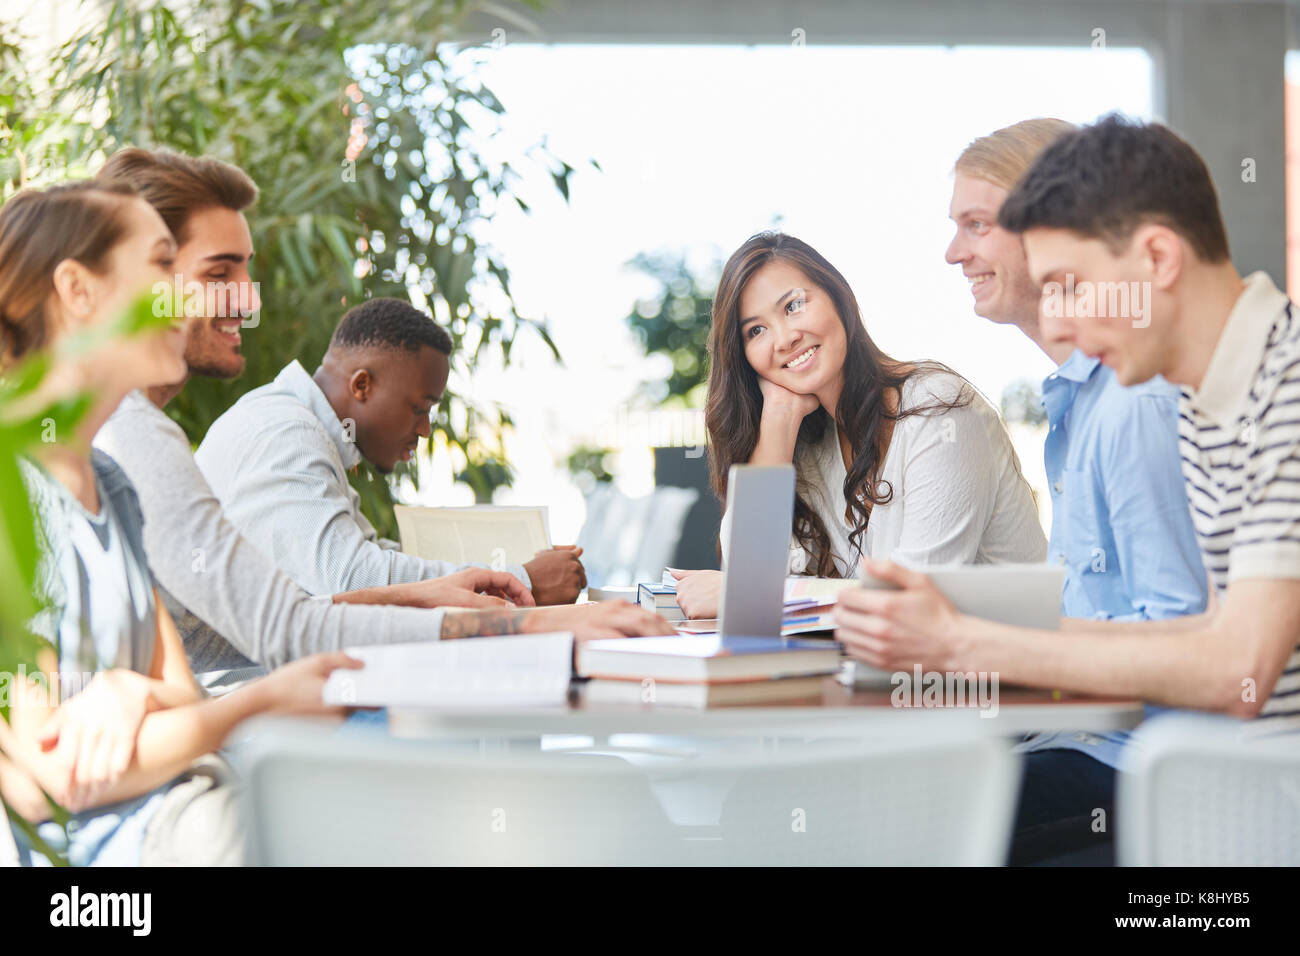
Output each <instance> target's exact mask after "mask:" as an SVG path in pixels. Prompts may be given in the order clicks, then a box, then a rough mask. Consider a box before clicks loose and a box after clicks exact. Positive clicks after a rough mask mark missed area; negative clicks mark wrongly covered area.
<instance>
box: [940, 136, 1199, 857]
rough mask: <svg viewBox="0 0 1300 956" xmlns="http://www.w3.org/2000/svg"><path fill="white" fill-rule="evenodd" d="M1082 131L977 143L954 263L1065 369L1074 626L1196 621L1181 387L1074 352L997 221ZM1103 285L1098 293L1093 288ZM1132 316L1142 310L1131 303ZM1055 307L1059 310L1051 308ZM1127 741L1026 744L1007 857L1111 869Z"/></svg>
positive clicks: (1051, 477)
mask: <svg viewBox="0 0 1300 956" xmlns="http://www.w3.org/2000/svg"><path fill="white" fill-rule="evenodd" d="M1072 129H1074V127H1073V126H1072V125H1071V124H1069V123H1066V122H1064V121H1062V120H1057V119H1031V120H1025V121H1024V122H1021V123H1017V124H1015V125H1014V126H1009V127H1006V128H1005V129H1000V130H998V131H996V132H994V133H991V134H989V135H988V136H982V137H980V138H979V139H976V140H975V141H974V142H973V143H971V144H970V145H969V146H967V147H966V149H965V150H963V151H962V153H961V155H960V156H959V157H958V158H957V162H956V165H955V167H954V173H955V178H954V184H953V194H952V204H951V207H950V215H951V217H952V219H953V221H954V223H956V233H955V235H954V236H953V239H952V242H951V243H950V244H949V246H948V251H947V254H946V257H945V258H946V259H947V261H948V262H950V263H952V264H954V265H960V266H961V267H962V271H963V272H964V273H965V275H966V277H967V278H968V279H969V280H970V283H971V295H972V297H973V300H974V308H975V312H976V313H977V314H979V315H981V316H983V317H984V318H986V319H989V320H990V321H993V322H998V323H1002V324H1010V325H1015V326H1016V327H1017V328H1019V329H1020V330H1021V331H1022V332H1024V333H1025V335H1027V336H1028V337H1029V338H1030V339H1031V340H1032V341H1033V342H1035V343H1036V344H1037V345H1038V346H1039V347H1040V348H1041V349H1042V350H1043V351H1044V352H1045V353H1047V355H1048V356H1049V357H1050V358H1051V359H1052V361H1053V362H1055V363H1056V364H1057V366H1058V367H1057V370H1056V371H1055V372H1053V373H1052V374H1051V375H1049V376H1048V377H1047V378H1046V380H1045V381H1044V382H1043V405H1044V407H1045V409H1046V411H1047V419H1048V424H1049V431H1048V435H1047V441H1046V444H1045V447H1044V450H1043V457H1044V461H1045V463H1046V466H1047V477H1048V482H1049V485H1050V487H1051V499H1052V533H1051V541H1050V544H1049V548H1048V556H1049V560H1052V561H1056V562H1058V563H1060V564H1061V565H1063V566H1064V567H1065V569H1066V583H1065V589H1064V592H1063V595H1062V613H1063V615H1064V616H1065V617H1066V618H1067V627H1068V626H1069V622H1068V619H1070V618H1076V619H1078V618H1083V619H1088V620H1129V621H1141V620H1155V619H1160V618H1170V617H1178V616H1182V615H1187V614H1195V613H1199V612H1200V611H1201V610H1203V609H1204V607H1205V601H1206V591H1207V582H1206V577H1205V571H1204V568H1203V566H1202V563H1201V555H1200V551H1199V549H1198V546H1197V541H1196V535H1195V532H1194V529H1193V526H1192V522H1191V517H1190V514H1189V512H1188V507H1187V496H1186V492H1185V491H1184V488H1183V477H1182V473H1181V470H1180V461H1179V454H1178V392H1177V390H1176V389H1175V388H1174V387H1173V386H1171V385H1169V384H1168V383H1167V382H1165V381H1164V380H1163V379H1160V378H1156V379H1153V380H1152V381H1150V382H1147V383H1146V384H1143V385H1139V386H1136V387H1134V388H1124V387H1122V386H1121V385H1120V384H1119V383H1118V382H1117V381H1116V379H1115V373H1114V372H1113V371H1111V370H1110V369H1108V368H1106V367H1105V366H1103V365H1101V364H1100V362H1099V361H1098V360H1097V359H1095V358H1089V357H1088V356H1087V355H1085V354H1084V353H1083V352H1080V351H1077V350H1074V349H1073V348H1072V347H1071V345H1070V344H1069V343H1068V342H1067V341H1063V340H1062V338H1061V336H1060V329H1059V328H1058V327H1056V326H1055V325H1054V321H1053V319H1054V316H1056V315H1057V314H1059V312H1060V311H1062V310H1063V309H1064V308H1065V307H1066V306H1067V303H1066V302H1064V301H1060V302H1054V301H1052V300H1051V297H1050V296H1047V297H1045V296H1044V295H1043V293H1042V291H1041V289H1040V287H1039V286H1038V285H1037V284H1035V283H1034V282H1033V281H1032V279H1031V277H1030V273H1029V266H1028V262H1027V261H1026V258H1025V250H1024V245H1023V243H1022V242H1021V237H1020V236H1019V235H1018V234H1016V233H1012V232H1009V231H1007V230H1005V229H1003V228H1001V227H1000V226H998V224H997V218H998V210H999V208H1000V207H1001V206H1002V201H1003V200H1004V199H1005V198H1006V196H1007V194H1008V192H1009V191H1010V190H1011V189H1012V187H1014V186H1015V184H1016V182H1017V181H1018V180H1019V179H1020V177H1021V176H1022V175H1024V173H1025V172H1026V170H1028V169H1029V167H1030V166H1031V165H1032V164H1033V162H1034V160H1035V159H1036V158H1037V157H1038V155H1039V153H1041V152H1042V151H1043V150H1044V149H1046V148H1047V147H1048V146H1049V145H1050V144H1051V143H1052V142H1054V141H1055V140H1056V139H1057V138H1058V137H1059V136H1061V135H1062V134H1064V133H1066V132H1068V131H1070V130H1072ZM1094 291H1096V290H1094ZM1128 305H1129V307H1130V308H1135V307H1140V303H1133V302H1129V303H1128ZM1058 306H1059V307H1060V308H1057V307H1058ZM1124 739H1125V735H1124V734H1118V733H1106V734H1094V733H1085V732H1078V733H1056V734H1040V735H1037V736H1035V737H1032V738H1031V739H1030V740H1029V741H1027V742H1026V743H1025V744H1024V745H1022V748H1021V749H1022V750H1024V751H1025V753H1026V760H1025V783H1024V790H1023V792H1022V797H1021V804H1020V812H1019V817H1018V819H1017V826H1016V837H1015V843H1014V845H1013V852H1012V862H1013V863H1016V862H1026V863H1028V862H1038V861H1043V860H1045V859H1053V860H1057V861H1062V862H1064V861H1069V860H1071V859H1074V860H1078V861H1080V862H1106V861H1109V860H1110V859H1111V858H1112V857H1111V853H1112V849H1111V847H1112V843H1111V840H1110V834H1111V833H1112V832H1113V819H1110V820H1107V824H1106V826H1105V827H1103V828H1098V827H1097V826H1096V821H1097V820H1098V819H1101V818H1100V817H1099V816H1098V815H1097V814H1096V810H1098V809H1101V810H1104V811H1105V814H1106V817H1107V818H1109V817H1112V814H1113V805H1114V786H1115V771H1114V769H1113V768H1114V767H1115V766H1116V763H1117V761H1118V758H1119V753H1120V749H1121V746H1122V745H1123V742H1124Z"/></svg>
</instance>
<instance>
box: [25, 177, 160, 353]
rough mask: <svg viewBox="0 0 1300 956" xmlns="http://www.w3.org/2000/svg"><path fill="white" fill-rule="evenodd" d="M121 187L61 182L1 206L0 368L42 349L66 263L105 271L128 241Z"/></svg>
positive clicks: (125, 192) (125, 194) (126, 192)
mask: <svg viewBox="0 0 1300 956" xmlns="http://www.w3.org/2000/svg"><path fill="white" fill-rule="evenodd" d="M134 195H135V193H134V191H133V190H132V189H131V187H130V186H128V185H126V184H125V183H116V184H103V183H96V182H93V181H89V180H87V181H83V182H75V183H66V184H64V185H61V186H51V187H50V188H48V189H24V190H23V191H22V192H19V193H17V194H16V195H14V196H13V197H12V198H11V199H10V200H9V201H8V202H7V203H5V204H4V206H3V207H0V366H7V365H10V364H12V363H14V362H16V361H17V360H19V359H21V358H22V357H23V356H25V355H26V354H27V353H29V352H31V351H33V350H35V349H39V348H41V347H42V346H43V345H45V343H46V341H47V339H48V338H49V323H48V318H49V317H48V316H47V315H46V312H45V307H46V304H47V303H48V302H49V300H50V296H51V295H53V294H54V270H55V267H57V266H58V264H59V263H60V262H63V261H64V260H65V259H73V260H75V261H77V262H80V263H81V264H82V265H83V266H85V267H86V268H87V269H91V270H92V271H94V272H103V271H104V270H105V267H106V262H105V260H106V259H107V257H108V253H109V252H110V250H112V248H113V246H115V245H117V243H118V242H119V241H120V240H121V239H122V238H123V236H124V235H125V234H126V230H127V225H126V219H125V217H124V216H123V210H124V209H125V206H126V202H125V200H126V199H128V198H130V197H132V196H134Z"/></svg>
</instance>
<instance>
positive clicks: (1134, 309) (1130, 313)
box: [1042, 272, 1151, 329]
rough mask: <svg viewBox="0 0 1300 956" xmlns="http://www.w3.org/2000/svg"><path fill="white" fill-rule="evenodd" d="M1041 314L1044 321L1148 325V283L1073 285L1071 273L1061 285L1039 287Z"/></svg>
mask: <svg viewBox="0 0 1300 956" xmlns="http://www.w3.org/2000/svg"><path fill="white" fill-rule="evenodd" d="M1042 314H1043V316H1044V317H1045V318H1049V319H1059V318H1063V317H1068V318H1079V319H1094V318H1098V319H1105V318H1112V319H1131V320H1132V321H1133V328H1135V329H1145V328H1146V327H1147V326H1149V325H1150V324H1151V283H1150V282H1136V281H1134V282H1089V281H1087V280H1084V281H1082V282H1076V281H1075V279H1074V273H1073V272H1067V273H1066V275H1065V284H1064V285H1062V284H1061V283H1060V282H1047V283H1044V285H1043V301H1042Z"/></svg>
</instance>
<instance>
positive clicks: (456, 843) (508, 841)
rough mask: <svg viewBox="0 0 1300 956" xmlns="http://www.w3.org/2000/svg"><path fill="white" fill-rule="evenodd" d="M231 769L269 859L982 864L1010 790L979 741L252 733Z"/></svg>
mask: <svg viewBox="0 0 1300 956" xmlns="http://www.w3.org/2000/svg"><path fill="white" fill-rule="evenodd" d="M241 762H242V764H243V769H244V773H245V776H246V782H247V789H246V793H247V797H248V800H249V811H250V815H251V819H252V821H253V840H252V842H253V845H254V848H255V853H256V855H257V859H258V860H259V862H261V863H264V864H268V865H374V864H399V865H402V864H410V865H429V864H447V865H467V864H468V865H477V864H488V865H492V864H548V865H571V864H578V865H634V866H646V865H690V864H765V865H813V864H849V865H852V864H890V865H898V864H958V865H997V864H1000V863H1002V862H1003V861H1004V859H1005V856H1006V851H1007V843H1008V840H1009V836H1010V827H1011V820H1012V813H1013V811H1014V806H1015V795H1016V788H1017V784H1018V779H1019V763H1018V762H1017V760H1016V758H1015V757H1014V756H1013V755H1012V754H1011V753H1010V751H1009V747H1008V746H1007V745H1006V744H1005V743H1004V742H1002V741H1000V740H998V739H996V738H994V737H991V736H981V737H963V738H961V739H947V740H939V741H929V742H924V741H923V742H915V741H909V742H907V743H906V744H903V743H899V742H889V743H871V744H864V743H862V742H860V741H858V742H847V741H843V740H833V741H826V740H823V741H817V742H810V743H806V744H803V745H801V746H796V747H783V748H781V750H779V751H778V752H757V753H755V752H752V751H751V752H725V753H709V754H704V755H702V756H700V757H699V758H697V759H688V760H681V761H669V762H667V763H666V764H665V763H662V762H653V763H651V764H650V765H646V764H638V763H637V762H635V761H630V760H626V759H621V758H619V757H618V756H616V755H611V754H609V753H586V754H583V753H572V752H568V753H560V754H556V753H548V752H542V751H534V752H508V751H507V752H497V753H492V754H490V755H483V756H480V755H474V754H467V753H465V752H463V751H459V752H458V751H448V750H445V749H438V748H434V747H431V746H427V745H421V744H419V743H415V742H410V741H400V742H399V741H395V740H391V739H389V738H386V737H380V736H376V737H375V738H374V739H358V738H357V737H355V736H347V735H344V736H340V735H337V734H334V735H328V736H321V734H320V733H319V732H315V731H312V732H308V731H306V730H304V729H302V728H300V727H292V726H285V725H283V724H280V725H275V726H270V725H267V724H265V723H264V724H263V729H261V730H259V732H258V733H257V735H256V736H255V737H254V738H253V739H252V740H251V741H250V742H249V744H248V749H247V750H246V752H245V754H244V759H243V760H242V761H241ZM669 794H671V797H672V799H671V800H668V799H665V798H666V797H667V795H669ZM683 801H685V803H686V804H689V805H690V806H691V811H692V812H691V813H690V816H692V817H693V818H694V820H693V821H692V825H683V824H682V823H681V822H680V814H670V813H669V811H668V810H667V809H666V807H668V806H669V805H674V806H676V807H677V808H680V807H681V806H682V805H683ZM674 817H678V819H674ZM701 820H703V821H704V824H705V825H699V824H700V823H701Z"/></svg>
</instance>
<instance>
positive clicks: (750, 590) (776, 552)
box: [718, 465, 794, 638]
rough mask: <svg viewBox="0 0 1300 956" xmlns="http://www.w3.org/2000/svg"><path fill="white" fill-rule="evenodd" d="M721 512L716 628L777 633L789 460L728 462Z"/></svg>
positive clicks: (790, 491) (727, 633) (790, 506)
mask: <svg viewBox="0 0 1300 956" xmlns="http://www.w3.org/2000/svg"><path fill="white" fill-rule="evenodd" d="M727 515H728V519H729V520H728V521H727V528H726V535H727V540H726V542H725V546H724V547H723V549H722V550H723V554H725V555H726V556H727V560H726V562H725V565H724V566H723V569H722V596H721V598H720V599H719V601H718V634H719V636H721V637H724V638H726V637H742V636H747V637H780V636H781V620H782V615H783V612H784V609H785V576H786V569H787V568H788V567H789V565H790V528H791V525H792V524H793V522H794V466H793V465H732V466H731V470H730V471H729V472H728V473H727Z"/></svg>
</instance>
